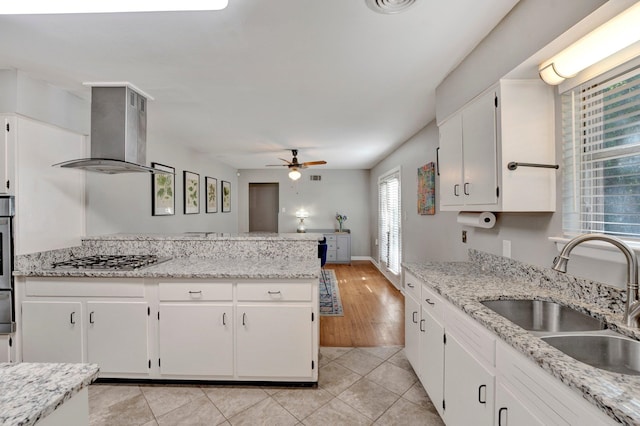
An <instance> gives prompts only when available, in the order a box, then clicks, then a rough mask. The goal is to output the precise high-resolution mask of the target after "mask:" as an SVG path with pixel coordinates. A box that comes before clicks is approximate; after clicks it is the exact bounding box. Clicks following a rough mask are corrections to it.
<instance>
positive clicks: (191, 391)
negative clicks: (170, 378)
mask: <svg viewBox="0 0 640 426" xmlns="http://www.w3.org/2000/svg"><path fill="white" fill-rule="evenodd" d="M140 390H141V391H142V393H143V394H144V397H145V398H146V399H147V402H148V403H149V407H150V408H151V411H152V412H153V414H154V416H156V418H157V417H160V416H162V415H163V414H165V413H168V412H169V411H172V410H175V409H176V408H178V407H181V406H183V405H185V404H188V403H189V402H191V401H193V400H195V399H198V398H201V397H203V396H204V392H203V391H202V389H200V388H199V387H189V386H155V385H151V386H140Z"/></svg>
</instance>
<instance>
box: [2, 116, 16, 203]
mask: <svg viewBox="0 0 640 426" xmlns="http://www.w3.org/2000/svg"><path fill="white" fill-rule="evenodd" d="M0 122H1V123H2V133H3V135H2V138H0V195H14V193H15V192H14V188H15V146H16V118H15V117H12V116H8V115H0Z"/></svg>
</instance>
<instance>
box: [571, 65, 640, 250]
mask: <svg viewBox="0 0 640 426" xmlns="http://www.w3.org/2000/svg"><path fill="white" fill-rule="evenodd" d="M601 80H602V81H598V80H592V81H589V82H587V83H584V84H582V85H581V86H578V87H577V88H575V89H573V90H571V91H569V92H566V93H564V94H563V95H562V139H563V158H564V160H563V162H564V173H563V180H564V181H563V229H564V232H565V233H566V234H569V235H572V234H581V233H588V232H601V233H605V234H612V235H617V236H620V237H623V238H625V237H635V238H638V237H640V69H635V70H632V71H629V72H627V73H625V74H623V75H619V76H617V77H614V78H607V79H601Z"/></svg>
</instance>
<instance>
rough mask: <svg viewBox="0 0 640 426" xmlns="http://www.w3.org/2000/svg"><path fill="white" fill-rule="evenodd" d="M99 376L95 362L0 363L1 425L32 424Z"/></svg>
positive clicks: (23, 425) (25, 425)
mask: <svg viewBox="0 0 640 426" xmlns="http://www.w3.org/2000/svg"><path fill="white" fill-rule="evenodd" d="M97 377H98V366H97V365H95V364H45V363H4V364H0V424H2V425H5V426H12V425H21V426H27V425H33V424H35V423H36V422H38V421H39V420H42V419H43V418H44V417H46V416H48V415H49V414H51V413H52V412H53V411H54V410H55V409H56V408H57V407H58V406H60V405H61V404H63V403H64V402H65V401H68V400H69V399H71V397H73V396H74V395H75V394H76V393H78V392H79V391H80V390H81V389H83V388H84V387H86V386H88V385H89V384H91V382H93V381H94V380H96V378H97Z"/></svg>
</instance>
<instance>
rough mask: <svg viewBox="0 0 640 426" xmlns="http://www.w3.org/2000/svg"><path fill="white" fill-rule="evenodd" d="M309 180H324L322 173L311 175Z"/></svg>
mask: <svg viewBox="0 0 640 426" xmlns="http://www.w3.org/2000/svg"><path fill="white" fill-rule="evenodd" d="M309 180H322V176H321V175H309Z"/></svg>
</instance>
